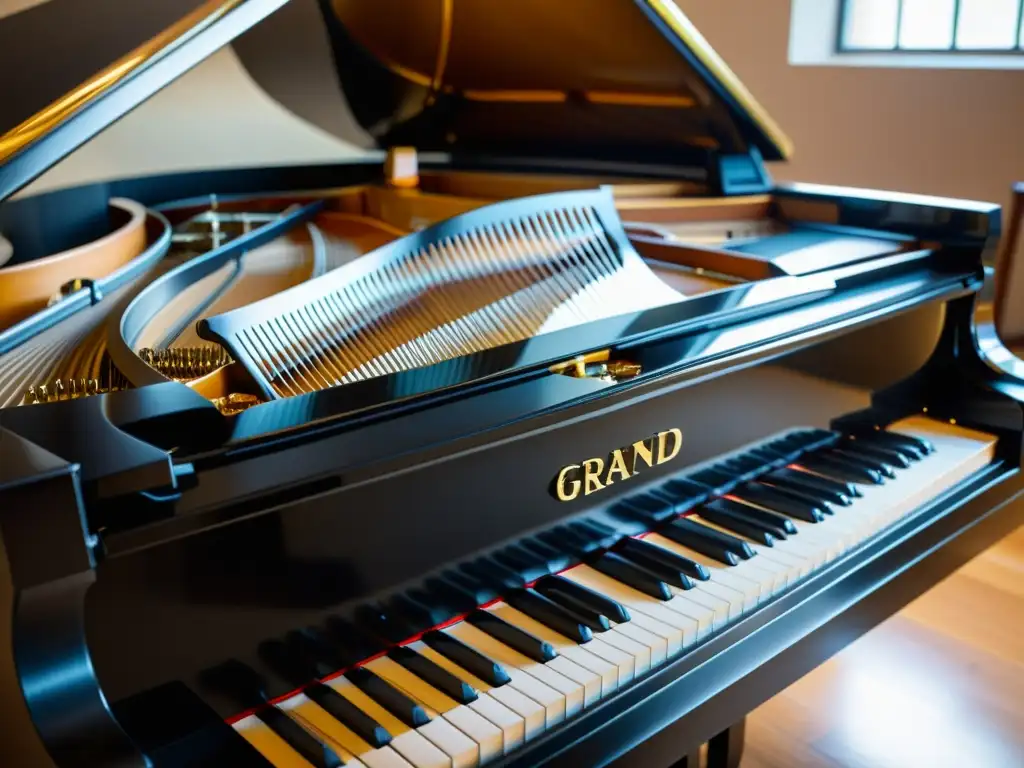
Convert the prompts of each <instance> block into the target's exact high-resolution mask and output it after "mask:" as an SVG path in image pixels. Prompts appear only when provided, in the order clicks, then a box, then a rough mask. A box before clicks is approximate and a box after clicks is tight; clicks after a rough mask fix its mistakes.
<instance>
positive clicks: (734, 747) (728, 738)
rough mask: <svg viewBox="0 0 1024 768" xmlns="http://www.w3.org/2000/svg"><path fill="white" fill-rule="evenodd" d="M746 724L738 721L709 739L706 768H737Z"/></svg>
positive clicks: (741, 755)
mask: <svg viewBox="0 0 1024 768" xmlns="http://www.w3.org/2000/svg"><path fill="white" fill-rule="evenodd" d="M746 723H747V721H746V719H743V720H740V721H739V722H736V723H733V725H732V726H730V727H729V728H727V729H726V730H724V731H722V732H721V733H720V734H718V735H717V736H713V737H712V738H711V741H709V742H708V765H707V768H739V764H740V758H741V757H743V733H744V731H745V730H746Z"/></svg>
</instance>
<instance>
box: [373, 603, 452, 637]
mask: <svg viewBox="0 0 1024 768" xmlns="http://www.w3.org/2000/svg"><path fill="white" fill-rule="evenodd" d="M353 618H354V619H355V622H356V627H357V628H358V629H360V630H361V631H363V632H364V633H366V634H368V635H370V636H371V637H373V638H378V639H380V640H383V641H384V642H385V643H386V644H388V645H390V644H392V643H400V642H402V641H403V640H408V639H409V638H410V637H412V636H413V635H417V634H419V633H420V632H421V631H422V630H424V629H429V628H430V627H432V626H434V625H433V624H426V625H425V626H422V627H416V626H413V625H412V624H410V623H409V622H408V621H406V620H405V619H404V618H402V617H400V616H398V615H397V614H396V613H392V612H389V611H387V610H385V609H384V607H383V606H381V605H378V604H376V603H364V604H363V605H360V606H359V607H358V608H356V610H355V615H354V617H353Z"/></svg>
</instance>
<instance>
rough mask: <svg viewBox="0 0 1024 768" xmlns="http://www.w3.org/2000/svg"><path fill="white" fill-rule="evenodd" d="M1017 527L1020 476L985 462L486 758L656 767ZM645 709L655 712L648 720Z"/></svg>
mask: <svg viewBox="0 0 1024 768" xmlns="http://www.w3.org/2000/svg"><path fill="white" fill-rule="evenodd" d="M1004 508H1005V510H1004ZM1020 524H1024V472H1022V470H1020V469H1018V468H1016V467H1013V466H1012V465H1009V464H1008V463H1007V462H1005V461H1000V460H999V459H996V460H994V461H993V462H992V463H991V464H989V465H988V466H986V467H984V468H982V469H980V470H978V471H977V472H976V473H974V474H973V475H971V476H970V477H968V478H967V479H966V480H965V481H963V482H961V483H959V484H958V485H956V486H954V487H953V488H950V489H948V490H947V491H946V492H944V493H942V494H940V495H939V496H936V497H934V498H933V499H931V500H930V501H929V502H928V503H927V504H925V505H923V506H921V507H918V508H917V509H916V510H915V511H914V512H913V513H912V514H911V515H909V516H908V517H906V518H904V519H902V520H901V521H899V522H898V523H897V524H896V525H894V526H892V527H891V528H888V529H886V530H885V531H883V532H881V533H880V534H879V535H877V536H876V537H874V538H872V539H869V540H868V541H867V542H865V543H864V544H863V545H861V546H859V547H857V548H855V549H854V550H852V551H851V552H848V553H846V554H845V555H843V556H841V557H840V558H838V559H837V560H835V561H833V562H832V563H830V564H828V565H826V566H824V567H823V568H822V569H820V570H819V571H817V572H816V573H814V574H812V575H810V576H808V577H807V578H806V579H805V580H804V581H802V582H801V583H799V584H797V585H796V586H794V587H792V588H790V589H788V590H787V591H786V592H784V593H783V594H782V595H780V596H778V597H776V598H773V599H772V600H771V601H770V602H769V603H768V604H767V605H766V606H764V607H763V608H761V607H758V608H757V609H755V610H754V611H753V612H752V613H750V614H748V615H747V616H745V617H743V618H741V619H739V620H738V621H737V622H735V623H733V624H730V625H729V626H727V627H726V628H725V629H724V630H722V631H720V632H719V633H716V634H713V635H712V636H711V637H710V638H709V639H707V640H705V641H703V642H699V643H698V644H697V645H696V647H693V648H692V650H690V651H684V652H683V653H682V655H680V656H679V657H678V658H676V659H675V660H674V661H669V662H667V663H666V664H665V665H664V666H662V667H661V668H659V669H658V670H657V671H652V672H651V673H649V674H647V675H645V676H643V677H642V678H640V679H639V680H638V681H637V682H635V683H632V684H630V685H628V686H627V687H624V688H623V689H622V690H621V692H617V693H615V694H614V695H613V696H612V697H611V698H609V699H607V700H605V701H603V702H601V703H600V704H599V705H598V706H597V707H595V708H594V709H589V710H584V712H583V713H581V714H580V715H579V716H577V717H575V718H573V719H571V720H567V721H566V722H565V723H563V724H561V725H559V726H557V727H556V728H555V729H554V730H551V731H547V732H545V733H544V734H543V735H541V736H539V737H538V738H537V739H536V740H534V741H531V742H530V743H529V744H528V745H526V746H524V747H521V748H519V750H517V751H516V752H514V753H512V754H511V755H509V756H506V757H504V758H503V759H501V760H498V761H496V762H494V763H492V764H491V765H493V766H494V768H540V767H541V766H552V768H554V767H555V766H562V765H587V766H594V768H597V767H598V766H605V765H615V766H617V767H618V768H626V767H627V766H655V765H661V764H664V765H666V766H667V765H669V764H671V763H672V762H673V761H674V760H678V759H679V758H681V757H683V756H684V755H687V754H691V753H692V752H693V751H695V750H696V749H697V748H699V747H700V745H702V744H704V743H707V742H708V741H709V740H710V739H711V738H712V737H713V736H715V735H717V734H719V733H721V732H723V731H724V730H726V729H727V728H729V727H730V726H732V725H733V724H735V723H737V722H738V721H740V720H742V719H743V718H744V717H745V716H746V715H747V714H748V713H749V712H751V711H753V710H754V709H755V708H756V707H758V706H759V705H760V704H762V703H764V702H765V701H767V700H768V699H770V698H771V697H772V696H774V695H775V694H777V693H779V692H781V691H782V690H784V689H785V688H786V687H788V686H789V685H790V684H792V683H793V682H796V681H797V680H798V679H800V678H801V677H802V676H803V675H805V674H807V673H808V672H810V671H811V670H813V669H815V668H816V667H817V666H819V665H820V664H822V663H824V662H825V661H827V660H828V659H829V658H831V657H832V656H833V655H835V654H836V653H838V652H839V651H840V650H842V649H843V648H845V647H846V646H847V645H849V644H850V643H852V642H853V641H854V640H856V639H858V638H859V637H860V636H862V635H863V634H865V633H866V632H867V631H869V630H870V629H872V628H874V627H875V626H876V625H877V624H879V623H881V622H882V621H884V620H885V619H887V618H889V617H890V616H892V615H894V614H896V613H897V612H898V611H899V610H900V609H901V608H902V607H903V606H904V605H906V604H907V603H909V602H911V601H912V600H913V599H914V598H916V597H918V596H919V595H920V594H922V593H924V592H925V591H926V590H927V589H929V588H931V587H932V586H934V585H935V584H937V583H938V582H939V581H941V580H942V579H943V578H944V577H945V576H947V575H949V574H950V573H952V572H953V571H954V570H956V569H957V568H959V567H960V566H961V565H963V564H964V563H966V562H967V561H968V560H969V559H971V558H972V557H974V556H975V555H977V554H979V553H980V552H982V551H983V550H984V549H986V548H988V547H989V546H991V545H992V544H994V543H995V542H997V541H998V540H999V539H1001V538H1002V537H1003V536H1005V535H1007V534H1008V533H1010V532H1011V531H1013V530H1014V528H1016V527H1017V526H1018V525H1020ZM652 707H654V708H655V709H656V711H657V712H658V713H659V715H658V717H656V718H654V719H653V720H652V712H651V709H652ZM652 722H654V723H657V724H656V725H652ZM637 734H641V735H637ZM670 755H671V758H670V757H669V756H670Z"/></svg>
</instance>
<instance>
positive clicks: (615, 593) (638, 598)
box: [561, 565, 699, 656]
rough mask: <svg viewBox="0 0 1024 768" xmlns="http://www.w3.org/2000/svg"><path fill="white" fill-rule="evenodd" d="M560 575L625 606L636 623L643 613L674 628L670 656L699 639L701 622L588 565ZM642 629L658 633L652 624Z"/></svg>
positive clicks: (670, 641)
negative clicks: (698, 631) (698, 633)
mask: <svg viewBox="0 0 1024 768" xmlns="http://www.w3.org/2000/svg"><path fill="white" fill-rule="evenodd" d="M561 576H563V577H564V578H567V579H571V580H572V581H575V582H576V583H577V584H582V585H583V586H584V587H589V588H590V589H593V590H594V591H595V592H599V593H600V594H602V595H605V596H606V597H609V598H611V599H612V600H617V601H618V602H620V603H622V604H623V605H625V606H626V607H627V608H628V609H629V610H630V612H631V613H632V614H634V616H633V621H637V618H638V617H637V616H636V615H635V614H643V615H644V616H647V617H649V618H652V619H654V620H655V621H657V622H659V623H660V624H661V625H663V627H664V626H668V627H671V628H672V629H673V630H675V631H674V632H673V633H672V637H669V638H666V639H667V640H668V641H669V655H670V656H674V655H675V654H676V653H678V652H679V650H680V649H681V648H685V647H687V646H689V645H691V644H692V643H693V642H694V641H695V640H696V639H697V629H698V626H699V625H698V623H697V622H696V621H695V620H694V619H691V618H689V617H687V616H684V615H683V614H682V613H678V612H676V611H674V610H672V609H671V608H669V607H668V605H667V603H668V602H670V601H665V600H656V599H655V598H653V597H649V596H648V595H645V594H643V593H642V592H639V591H638V590H635V589H633V588H632V587H628V586H626V585H625V584H623V583H622V582H620V581H616V580H615V579H613V578H611V577H609V576H605V575H604V574H603V573H600V572H598V571H595V570H594V569H593V568H591V567H589V566H586V565H577V566H576V567H574V568H570V569H569V570H568V571H564V572H562V574H561ZM640 626H643V627H644V628H645V629H651V630H652V631H657V630H654V629H653V628H652V627H651V625H649V624H648V625H644V624H641V625H640ZM658 634H660V632H658Z"/></svg>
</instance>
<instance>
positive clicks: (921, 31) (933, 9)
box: [900, 0, 1016, 50]
mask: <svg viewBox="0 0 1024 768" xmlns="http://www.w3.org/2000/svg"><path fill="white" fill-rule="evenodd" d="M1014 2H1016V0H1014ZM953 8H954V0H903V15H902V16H901V17H900V48H911V49H914V48H917V49H921V48H926V49H932V50H934V49H942V48H952V47H953Z"/></svg>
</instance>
